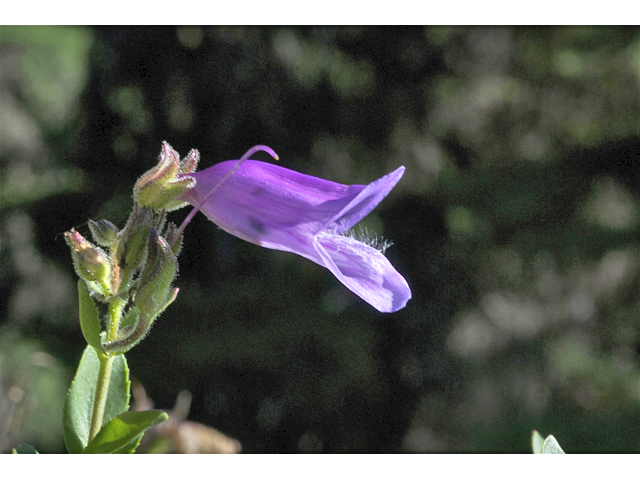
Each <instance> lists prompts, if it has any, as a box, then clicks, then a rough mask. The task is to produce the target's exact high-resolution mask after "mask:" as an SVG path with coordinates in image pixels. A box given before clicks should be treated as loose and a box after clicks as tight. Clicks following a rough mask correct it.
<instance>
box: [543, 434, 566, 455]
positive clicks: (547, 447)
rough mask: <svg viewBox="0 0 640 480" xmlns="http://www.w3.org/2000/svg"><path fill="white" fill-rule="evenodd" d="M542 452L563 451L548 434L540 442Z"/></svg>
mask: <svg viewBox="0 0 640 480" xmlns="http://www.w3.org/2000/svg"><path fill="white" fill-rule="evenodd" d="M542 453H556V454H558V453H564V450H562V448H561V447H560V444H559V443H558V441H557V440H556V439H555V437H554V436H553V435H549V436H548V437H547V438H546V439H545V441H544V443H543V444H542Z"/></svg>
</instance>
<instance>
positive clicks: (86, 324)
mask: <svg viewBox="0 0 640 480" xmlns="http://www.w3.org/2000/svg"><path fill="white" fill-rule="evenodd" d="M78 314H79V316H80V328H81V329H82V335H84V339H85V340H86V341H87V343H88V344H89V345H91V346H92V347H93V348H95V349H96V351H98V352H100V353H104V349H103V348H102V344H101V342H100V329H101V326H100V315H99V313H98V309H97V307H96V304H95V303H94V302H93V299H92V298H91V295H89V292H88V291H87V289H86V288H85V286H84V283H83V282H82V281H81V280H78Z"/></svg>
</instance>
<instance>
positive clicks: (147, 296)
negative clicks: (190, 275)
mask: <svg viewBox="0 0 640 480" xmlns="http://www.w3.org/2000/svg"><path fill="white" fill-rule="evenodd" d="M177 271H178V262H177V260H176V256H175V255H174V254H173V252H172V251H171V247H170V246H169V244H168V243H167V242H166V240H165V239H164V238H162V237H160V236H158V234H157V233H156V231H155V230H154V229H151V232H150V233H149V242H148V255H147V262H146V264H145V266H144V269H143V270H142V274H141V275H140V284H139V286H138V290H137V292H136V296H135V299H134V304H135V306H136V307H137V308H138V311H139V312H140V317H141V321H143V320H144V319H145V318H146V319H147V321H148V322H149V324H150V323H151V321H153V319H154V318H155V317H157V316H158V315H159V314H160V313H162V311H163V310H164V309H165V308H166V307H167V306H168V304H169V303H170V299H171V297H172V292H171V291H170V289H169V287H170V286H171V282H173V279H174V278H175V276H176V273H177Z"/></svg>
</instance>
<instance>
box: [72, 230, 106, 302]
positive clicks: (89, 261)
mask: <svg viewBox="0 0 640 480" xmlns="http://www.w3.org/2000/svg"><path fill="white" fill-rule="evenodd" d="M64 237H65V240H66V241H67V244H68V245H69V248H70V249H71V258H72V259H73V266H74V268H75V270H76V273H77V274H78V276H79V277H80V278H81V279H82V281H83V282H84V284H85V286H86V287H87V291H89V292H90V293H93V294H97V295H98V296H99V297H98V298H99V299H100V300H104V299H105V298H107V297H109V296H110V295H111V293H112V292H111V272H112V265H111V259H110V258H109V256H108V255H107V254H106V253H105V252H104V251H103V250H102V249H101V248H100V247H96V246H95V245H93V244H91V243H90V242H88V241H87V240H86V239H85V238H84V237H83V236H82V235H80V234H79V233H78V232H77V231H76V230H75V229H73V228H72V229H71V231H69V232H65V234H64Z"/></svg>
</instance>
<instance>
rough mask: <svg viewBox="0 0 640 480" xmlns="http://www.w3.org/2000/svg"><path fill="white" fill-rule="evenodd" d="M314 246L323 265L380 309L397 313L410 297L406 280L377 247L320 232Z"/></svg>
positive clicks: (361, 296)
mask: <svg viewBox="0 0 640 480" xmlns="http://www.w3.org/2000/svg"><path fill="white" fill-rule="evenodd" d="M314 247H315V249H316V251H317V252H318V255H319V256H320V258H321V259H322V261H323V263H324V266H325V267H327V268H328V269H329V270H330V271H331V273H333V274H334V275H335V276H336V278H337V279H338V280H340V281H341V282H342V283H343V284H344V285H345V286H346V287H347V288H348V289H349V290H351V291H352V292H353V293H355V294H356V295H358V296H359V297H360V298H362V299H363V300H364V301H365V302H367V303H369V304H370V305H371V306H373V307H375V308H376V309H377V310H379V311H381V312H387V313H388V312H395V311H397V310H400V309H401V308H404V306H405V305H406V304H407V301H408V300H409V299H410V298H411V289H410V288H409V285H408V284H407V281H406V280H405V279H404V277H403V276H402V275H400V274H399V273H398V272H397V271H396V269H395V268H393V266H392V265H391V263H390V262H389V260H387V258H386V257H385V256H384V255H383V254H382V253H381V252H379V251H378V250H376V249H375V248H373V247H370V246H369V245H366V244H364V243H362V242H359V241H358V240H356V239H354V238H350V237H343V236H340V235H318V236H317V237H316V241H315V242H314Z"/></svg>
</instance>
